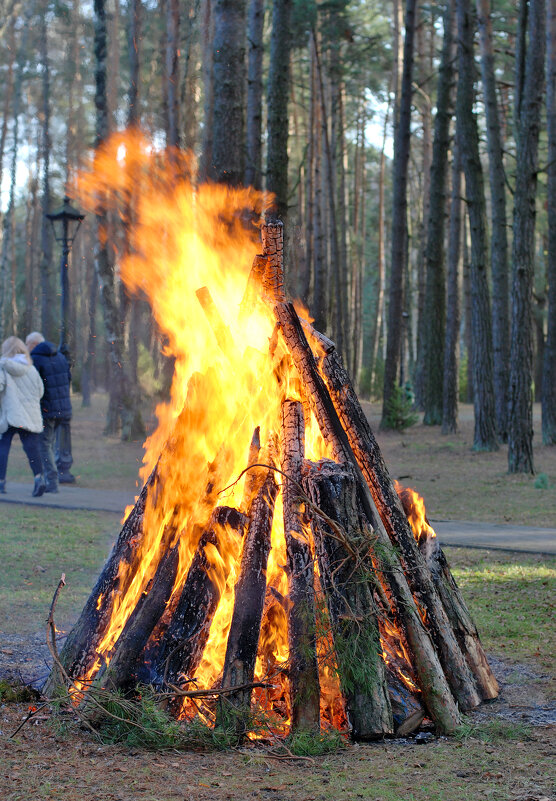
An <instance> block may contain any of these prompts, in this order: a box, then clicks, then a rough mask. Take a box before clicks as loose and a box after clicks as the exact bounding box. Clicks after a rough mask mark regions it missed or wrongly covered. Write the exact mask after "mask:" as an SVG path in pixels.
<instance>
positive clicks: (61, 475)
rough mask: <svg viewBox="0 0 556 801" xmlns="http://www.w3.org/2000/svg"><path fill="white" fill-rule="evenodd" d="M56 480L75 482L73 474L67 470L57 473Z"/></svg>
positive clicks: (65, 482)
mask: <svg viewBox="0 0 556 801" xmlns="http://www.w3.org/2000/svg"><path fill="white" fill-rule="evenodd" d="M58 481H59V482H60V484H75V476H74V475H72V473H70V472H69V471H68V472H67V473H58Z"/></svg>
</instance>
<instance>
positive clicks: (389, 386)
mask: <svg viewBox="0 0 556 801" xmlns="http://www.w3.org/2000/svg"><path fill="white" fill-rule="evenodd" d="M416 6H417V0H407V5H406V13H405V43H404V59H403V74H402V82H401V98H400V118H399V122H398V124H397V125H396V129H395V135H394V184H393V201H392V256H391V266H390V287H389V293H388V294H389V306H388V335H387V344H386V364H385V366H384V392H383V397H382V420H381V423H380V425H381V428H388V425H389V423H388V415H389V412H390V405H391V402H392V399H393V396H394V393H395V387H396V383H397V379H398V370H399V365H400V346H401V333H402V309H403V274H404V265H405V254H406V243H407V177H408V164H409V151H410V130H411V96H412V75H413V49H414V48H413V42H414V38H415V17H416Z"/></svg>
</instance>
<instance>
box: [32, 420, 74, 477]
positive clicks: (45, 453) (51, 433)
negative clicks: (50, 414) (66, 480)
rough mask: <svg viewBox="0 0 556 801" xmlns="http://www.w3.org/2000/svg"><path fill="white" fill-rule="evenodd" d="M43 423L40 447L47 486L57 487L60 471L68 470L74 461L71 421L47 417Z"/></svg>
mask: <svg viewBox="0 0 556 801" xmlns="http://www.w3.org/2000/svg"><path fill="white" fill-rule="evenodd" d="M43 423H44V429H43V432H42V434H41V435H40V437H41V440H40V447H41V457H42V467H43V472H44V478H45V481H46V485H47V487H57V486H58V473H65V472H68V471H69V469H70V467H71V465H72V462H73V458H72V455H71V429H70V421H69V420H60V419H54V420H53V419H50V418H47V419H45V420H43Z"/></svg>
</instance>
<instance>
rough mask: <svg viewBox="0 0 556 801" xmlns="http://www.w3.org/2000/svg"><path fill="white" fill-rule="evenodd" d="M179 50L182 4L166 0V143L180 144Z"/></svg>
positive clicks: (169, 145)
mask: <svg viewBox="0 0 556 801" xmlns="http://www.w3.org/2000/svg"><path fill="white" fill-rule="evenodd" d="M179 52H180V6H179V2H178V0H166V61H165V64H166V69H165V77H166V97H167V99H168V108H167V113H168V116H167V121H166V145H167V147H170V148H179V146H180V135H179V131H180V121H179V92H178V87H179Z"/></svg>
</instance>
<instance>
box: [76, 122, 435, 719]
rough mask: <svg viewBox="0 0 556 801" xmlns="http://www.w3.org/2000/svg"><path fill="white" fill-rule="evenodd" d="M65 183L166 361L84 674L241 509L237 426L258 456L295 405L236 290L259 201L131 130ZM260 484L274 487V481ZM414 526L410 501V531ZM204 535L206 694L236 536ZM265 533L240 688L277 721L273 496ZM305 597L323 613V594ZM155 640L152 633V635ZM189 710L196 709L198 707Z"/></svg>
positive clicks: (313, 450) (328, 646)
mask: <svg viewBox="0 0 556 801" xmlns="http://www.w3.org/2000/svg"><path fill="white" fill-rule="evenodd" d="M77 191H78V192H79V195H80V198H81V199H82V201H83V203H84V204H85V205H88V206H89V207H90V208H91V210H93V211H95V212H96V213H97V215H98V214H99V212H102V215H101V219H104V220H105V224H104V227H103V229H102V230H101V231H100V234H101V240H103V241H104V242H105V243H107V244H108V245H109V247H110V249H111V250H112V251H113V256H114V259H115V263H116V264H117V268H118V270H119V274H120V276H121V278H122V280H123V282H124V283H125V285H126V287H127V290H128V291H129V292H130V293H132V294H136V295H138V296H139V297H141V298H145V299H146V300H147V301H148V302H149V304H150V306H151V309H152V314H153V317H154V320H155V321H156V325H157V326H158V330H159V334H160V337H161V339H162V340H163V341H164V342H165V350H166V354H167V356H168V358H170V357H171V358H172V359H173V360H174V364H173V381H172V386H171V392H170V401H169V402H168V403H163V404H160V405H159V406H158V407H157V409H156V414H157V418H158V426H157V428H156V430H155V431H154V433H153V434H152V435H151V436H150V437H149V438H148V439H147V441H146V443H145V456H144V464H143V468H142V471H141V475H142V478H143V479H144V480H147V478H148V476H149V475H150V474H151V472H152V471H153V469H155V470H156V479H155V481H154V483H153V485H152V487H151V491H150V493H149V495H148V496H147V502H146V507H145V512H144V518H143V536H142V538H141V541H140V543H138V547H137V548H136V549H135V550H134V553H133V559H132V561H125V560H122V562H121V563H120V566H119V575H118V581H117V583H116V587H117V589H113V590H112V591H111V592H112V596H111V597H102V596H99V598H98V601H97V608H99V609H100V608H101V606H105V605H107V606H108V608H110V610H111V617H110V623H109V626H108V628H107V630H106V631H105V633H104V636H103V638H102V641H101V643H100V645H99V647H98V659H97V660H96V662H95V664H94V665H93V666H92V668H91V670H90V671H89V674H88V675H87V676H85V677H81V679H83V680H90V679H92V678H94V675H95V674H96V672H97V671H98V669H99V668H100V667H101V665H102V663H103V662H105V663H109V662H110V658H111V654H112V652H113V648H114V645H115V643H116V641H117V639H118V637H119V635H120V633H121V632H122V630H123V628H124V626H125V623H126V621H127V620H128V618H129V616H130V614H131V612H132V611H133V610H134V608H135V606H136V604H137V602H138V600H139V599H140V597H141V595H142V593H143V592H144V591H145V589H146V588H147V585H148V584H149V582H150V581H151V579H152V578H153V576H154V574H155V572H156V570H157V567H158V565H159V563H160V560H161V558H162V556H163V555H164V553H166V552H167V551H168V549H169V548H172V547H173V546H174V545H176V543H177V544H178V548H179V557H180V558H179V568H178V574H177V578H176V581H175V585H174V589H173V593H172V597H171V598H170V600H169V603H168V608H167V610H166V613H165V615H164V616H163V621H164V619H165V618H167V617H169V616H170V615H171V613H172V608H173V606H174V605H175V603H176V602H177V599H178V598H179V595H180V592H181V588H182V587H183V584H184V582H185V579H186V577H187V573H188V570H189V567H190V565H191V562H192V559H193V556H194V554H195V551H196V549H197V546H198V544H199V539H200V537H201V535H202V533H203V531H204V530H206V528H207V525H208V523H209V520H210V519H211V515H212V514H213V512H214V510H215V508H216V507H217V506H219V505H223V504H226V505H229V506H233V507H236V508H237V509H242V507H243V504H244V502H245V493H246V482H247V481H248V480H247V479H246V478H245V477H244V478H242V479H241V480H239V481H237V480H236V479H237V477H238V476H239V475H240V474H241V473H242V471H243V470H244V468H245V466H246V463H247V458H248V454H249V446H250V442H251V438H252V436H253V432H254V431H255V429H257V428H259V429H260V441H261V444H262V446H263V450H261V454H265V453H267V451H266V450H265V448H266V447H268V446H270V444H271V443H272V442H274V441H275V440H276V439H277V435H278V434H279V432H278V430H277V428H278V426H279V421H280V420H281V403H282V401H283V399H284V398H297V399H300V400H303V398H302V393H301V392H300V388H299V378H298V376H297V374H295V372H294V371H293V370H292V368H291V361H290V358H289V356H288V354H287V353H286V351H285V348H284V345H283V344H282V343H281V340H280V338H278V337H276V336H275V319H274V316H273V314H272V312H271V311H270V310H269V309H268V308H267V307H266V305H265V304H264V303H263V302H262V300H261V299H260V293H255V295H253V293H252V292H249V291H248V287H249V286H250V284H249V278H250V270H251V264H252V262H253V258H254V256H255V255H256V253H257V252H258V250H259V249H260V245H259V232H258V230H257V228H256V226H255V225H254V224H253V222H252V221H253V219H254V218H255V219H258V218H259V217H260V215H261V213H262V211H263V210H264V208H265V205H266V203H267V199H266V198H265V197H264V196H263V195H262V194H261V193H259V192H256V191H255V190H253V189H245V188H240V189H232V188H230V187H227V186H222V185H215V184H196V183H195V180H194V176H193V175H192V172H191V165H190V163H189V161H188V159H187V158H186V157H184V156H182V155H180V154H176V153H173V154H168V153H160V152H157V151H156V149H154V148H153V147H152V146H151V145H150V144H149V143H148V142H147V141H146V139H144V138H143V137H142V136H141V135H140V134H139V133H138V132H136V131H135V132H128V133H126V134H117V135H115V136H113V137H112V138H111V139H110V140H108V142H107V143H106V144H105V145H104V146H103V147H102V148H100V149H99V150H98V151H97V152H96V153H95V156H94V161H93V163H92V164H91V165H90V168H89V169H88V170H85V171H83V172H82V173H81V175H80V177H79V179H78V188H77ZM116 217H119V218H120V219H121V220H122V221H123V222H124V226H123V229H124V232H125V235H124V236H122V235H121V234H120V240H121V241H120V240H117V239H116V238H115V237H116V235H115V233H114V228H113V227H112V226H111V220H113V219H115V218H116ZM104 289H105V291H112V290H113V287H112V288H110V287H108V288H106V287H105V288H104ZM304 316H307V315H306V314H304ZM305 416H306V432H305V453H306V457H307V458H308V459H310V460H313V461H318V460H319V459H321V458H324V457H329V458H330V457H331V455H332V454H330V453H329V451H328V448H327V446H326V444H325V442H324V439H323V437H322V435H321V432H320V430H319V427H318V424H317V421H316V419H315V417H314V415H313V414H312V413H311V412H310V410H309V409H308V408H307V407H306V408H305ZM261 458H263V460H264V459H265V458H268V457H267V456H262V457H261ZM276 480H277V483H278V484H280V476H279V475H277V476H276ZM224 488H226V489H225V491H224V492H222V490H223V489H224ZM426 525H427V524H426V521H425V517H424V507H423V515H422V522H421V523H419V526H420V527H421V528H419V531H421V530H424V528H423V526H426ZM431 531H432V529H431ZM215 536H216V544H213V543H208V544H207V545H206V546H205V555H206V558H207V562H208V565H209V567H208V570H209V575H210V578H211V580H212V582H213V584H214V585H215V586H216V587H218V589H219V593H220V601H219V604H218V607H217V610H216V613H215V614H214V617H213V620H212V623H211V628H210V633H209V636H208V640H207V642H206V645H205V648H204V651H203V654H202V657H201V661H200V664H199V665H198V667H197V668H196V670H195V673H194V676H192V677H189V678H194V680H195V684H196V687H197V688H199V689H209V688H211V687H212V686H213V685H214V684H215V682H217V681H218V678H219V676H220V675H221V673H222V668H223V662H224V657H225V652H226V640H227V635H228V631H229V629H230V625H231V620H232V614H233V608H234V587H235V583H236V579H237V576H238V573H239V563H240V559H241V548H242V546H241V540H240V538H239V537H238V536H237V534H236V533H235V532H234V531H232V530H231V529H229V528H228V527H227V526H225V525H223V526H219V527H217V532H216V535H215ZM418 536H421V534H419V535H417V534H416V537H417V538H418ZM431 536H434V532H433V533H432V535H431ZM271 542H272V547H271V551H270V555H269V560H268V567H267V595H266V601H265V609H264V614H263V621H262V627H261V637H260V643H259V652H258V659H257V664H256V676H255V678H256V680H261V679H268V678H270V680H271V683H272V687H271V688H264V689H257V690H256V692H255V694H254V696H255V699H256V701H257V703H258V704H260V705H261V706H262V707H263V708H264V709H265V710H266V711H274V713H276V715H277V716H278V718H279V719H280V720H279V721H278V722H277V730H278V729H279V728H280V726H282V725H283V724H284V723H285V722H287V720H288V719H289V716H290V709H289V693H288V686H287V669H286V666H287V660H288V638H287V608H288V603H289V601H288V598H287V594H288V579H287V575H286V571H285V569H284V566H285V565H286V562H287V557H286V546H285V538H284V529H283V517H282V500H281V495H280V494H279V495H278V498H277V501H276V506H275V513H274V518H273V527H272V535H271ZM317 585H318V571H317ZM318 600H319V605H320V608H321V610H324V611H322V614H321V619H324V620H325V621H326V620H327V615H326V610H325V609H324V607H325V604H324V601H323V599H322V597H319V599H318ZM163 621H161V624H160V625H162V624H163ZM156 633H157V630H156V629H155V633H154V635H153V636H155V635H156ZM381 638H382V645H383V656H384V659H385V660H386V661H387V662H389V663H390V662H392V663H396V665H398V666H400V665H401V667H402V668H403V670H406V666H408V665H409V657H408V654H407V653H406V651H405V646H404V644H403V638H402V637H401V634H400V632H398V631H397V630H395V629H394V628H393V627H391V628H390V629H389V628H388V626H385V625H382V629H381ZM318 650H319V668H320V684H321V713H322V720H323V723H325V724H327V725H333V726H336V727H337V728H341V729H345V728H346V725H347V721H346V715H345V710H344V704H343V701H342V695H341V692H340V688H339V681H338V676H337V670H336V664H335V660H334V649H333V645H332V638H331V633H330V631H329V627H328V628H326V626H325V627H324V629H323V631H322V632H321V634H320V636H319V639H318ZM406 672H411V668H410V667H409V671H407V670H406ZM400 675H402V678H403V680H404V681H405V682H406V684H407V686H411V687H414V684H413V682H412V679H411V678H410V677H409V676H406V675H404V674H403V672H402V671H400ZM203 710H204V711H203V714H204V713H205V712H206V713H207V714H208V715H210V709H209V708H208V707H203ZM199 711H201V705H199V704H197V705H196V706H195V707H194V708H193V707H192V706H189V707H188V703H187V702H185V703H184V707H183V709H182V713H183V714H184V715H189V714H194V713H197V712H199ZM280 721H281V722H280Z"/></svg>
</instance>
